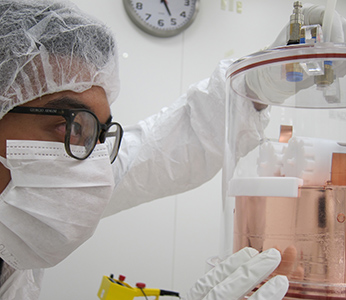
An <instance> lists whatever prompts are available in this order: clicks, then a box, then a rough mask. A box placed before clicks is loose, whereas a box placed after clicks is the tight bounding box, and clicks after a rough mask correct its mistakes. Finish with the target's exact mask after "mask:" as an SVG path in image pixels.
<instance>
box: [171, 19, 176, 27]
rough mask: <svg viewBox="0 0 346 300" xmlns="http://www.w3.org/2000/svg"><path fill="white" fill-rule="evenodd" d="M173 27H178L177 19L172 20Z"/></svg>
mask: <svg viewBox="0 0 346 300" xmlns="http://www.w3.org/2000/svg"><path fill="white" fill-rule="evenodd" d="M171 25H172V26H174V25H177V19H175V18H172V19H171Z"/></svg>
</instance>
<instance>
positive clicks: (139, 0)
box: [123, 0, 199, 37]
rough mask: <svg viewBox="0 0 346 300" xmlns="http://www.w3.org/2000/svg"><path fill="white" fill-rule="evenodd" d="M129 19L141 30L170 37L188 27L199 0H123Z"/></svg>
mask: <svg viewBox="0 0 346 300" xmlns="http://www.w3.org/2000/svg"><path fill="white" fill-rule="evenodd" d="M123 3H124V7H125V10H126V12H127V14H128V15H129V17H130V19H131V20H132V21H133V22H134V23H135V24H136V25H137V26H138V27H139V28H140V29H142V30H143V31H145V32H146V33H149V34H151V35H154V36H157V37H171V36H174V35H177V34H179V33H180V32H182V31H184V30H185V29H186V28H187V27H189V26H190V25H191V24H192V22H193V21H194V19H195V18H196V15H197V12H198V7H199V0H123Z"/></svg>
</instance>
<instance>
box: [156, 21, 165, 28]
mask: <svg viewBox="0 0 346 300" xmlns="http://www.w3.org/2000/svg"><path fill="white" fill-rule="evenodd" d="M157 24H158V25H159V26H160V27H163V26H165V23H164V22H163V20H162V19H160V20H158V21H157Z"/></svg>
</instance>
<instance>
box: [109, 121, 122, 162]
mask: <svg viewBox="0 0 346 300" xmlns="http://www.w3.org/2000/svg"><path fill="white" fill-rule="evenodd" d="M105 138H106V140H105V143H106V145H107V148H108V153H109V157H110V160H111V162H113V161H114V159H115V157H116V156H117V154H118V148H119V143H120V139H121V132H120V129H119V127H118V125H117V124H112V125H111V126H110V127H108V130H107V132H106V134H105Z"/></svg>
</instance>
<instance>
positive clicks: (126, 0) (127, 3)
mask: <svg viewBox="0 0 346 300" xmlns="http://www.w3.org/2000/svg"><path fill="white" fill-rule="evenodd" d="M199 1H200V0H195V11H194V13H193V15H192V17H191V18H190V19H189V20H188V22H186V23H185V24H184V25H183V26H181V27H179V28H176V29H159V28H155V27H151V26H150V25H148V24H147V23H146V22H145V21H143V20H142V19H141V18H139V17H138V15H137V14H136V12H135V10H134V9H133V7H132V5H131V0H123V4H124V7H125V10H126V12H127V15H128V16H129V17H130V19H131V21H132V22H133V23H134V24H135V25H136V26H137V27H139V28H140V29H142V30H143V31H145V32H146V33H149V34H151V35H153V36H156V37H172V36H175V35H178V34H179V33H181V32H182V31H184V30H185V29H186V28H188V27H189V26H190V25H191V24H192V23H193V21H194V20H195V18H196V16H197V13H198V10H199Z"/></svg>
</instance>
